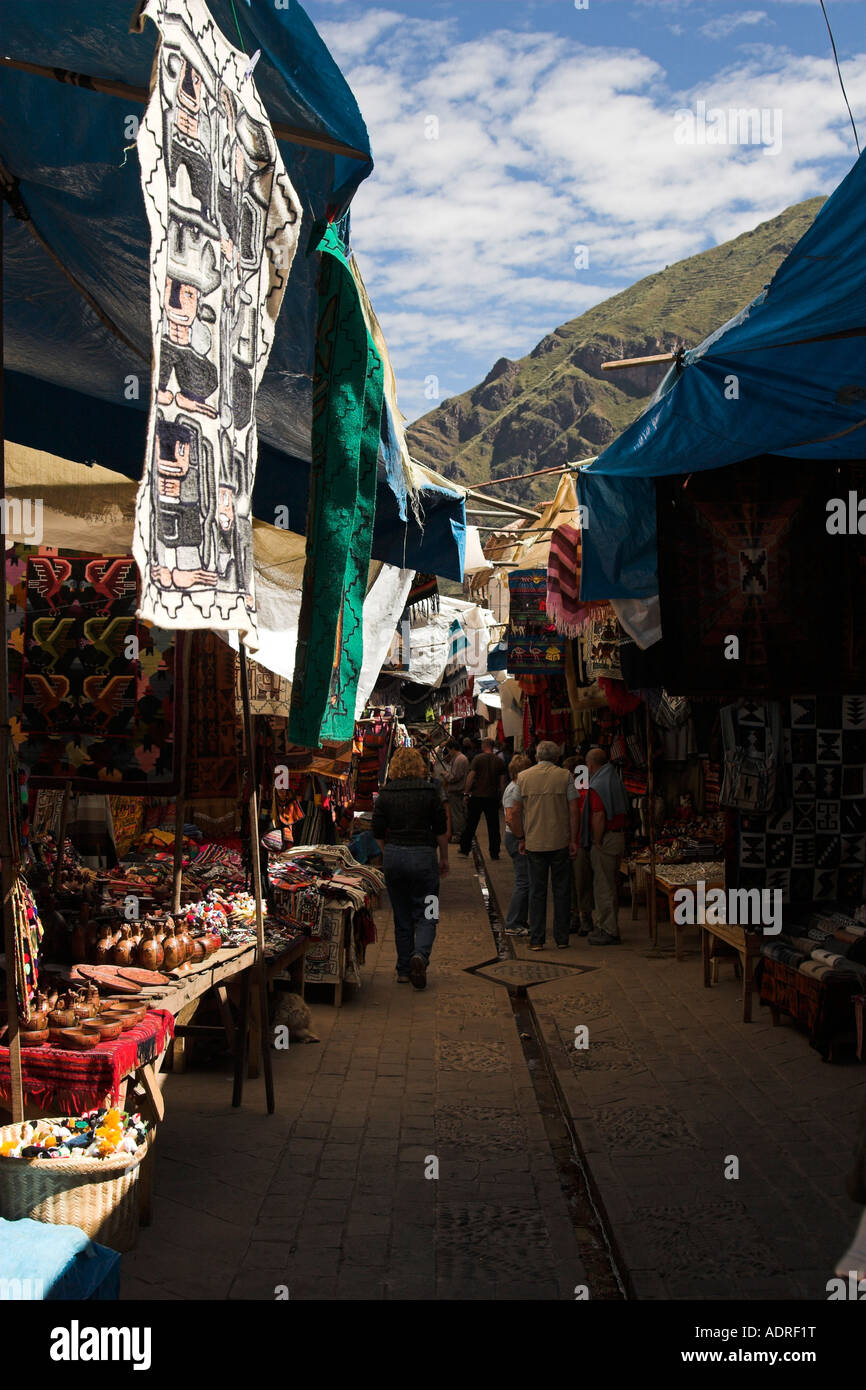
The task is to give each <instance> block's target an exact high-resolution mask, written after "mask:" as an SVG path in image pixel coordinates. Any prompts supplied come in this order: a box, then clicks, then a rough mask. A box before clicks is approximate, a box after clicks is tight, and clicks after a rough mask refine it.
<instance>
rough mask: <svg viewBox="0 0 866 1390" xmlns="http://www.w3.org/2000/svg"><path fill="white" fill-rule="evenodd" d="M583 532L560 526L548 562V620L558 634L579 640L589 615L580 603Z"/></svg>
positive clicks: (553, 538) (551, 542)
mask: <svg viewBox="0 0 866 1390" xmlns="http://www.w3.org/2000/svg"><path fill="white" fill-rule="evenodd" d="M580 554H581V540H580V531H579V529H578V528H577V527H576V526H558V527H557V529H556V530H555V531H554V533H553V535H552V536H551V538H550V557H549V559H548V561H547V601H546V603H547V616H548V617H549V618H550V619H551V621H552V622H553V625H554V627H555V628H556V630H557V632H561V633H562V634H563V636H565V637H576V636H577V635H578V633H579V632H580V629H581V626H582V623H583V619H584V617H585V614H586V604H582V603H581V602H580Z"/></svg>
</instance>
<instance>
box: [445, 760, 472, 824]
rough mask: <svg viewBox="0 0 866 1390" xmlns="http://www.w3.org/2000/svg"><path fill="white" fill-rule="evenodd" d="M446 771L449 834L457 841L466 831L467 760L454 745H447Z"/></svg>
mask: <svg viewBox="0 0 866 1390" xmlns="http://www.w3.org/2000/svg"><path fill="white" fill-rule="evenodd" d="M448 751H449V757H448V762H447V768H448V771H447V772H446V774H445V790H446V792H447V793H448V805H449V806H450V807H451V834H452V836H453V837H455V838H457V839H459V838H460V836H461V835H462V834H463V831H464V830H465V829H466V803H465V801H464V800H463V795H464V793H465V791H466V775H467V773H468V772H469V759H468V758H467V756H466V754H465V753H461V752H460V749H459V748H458V747H457V744H456V743H451V744H449V750H448Z"/></svg>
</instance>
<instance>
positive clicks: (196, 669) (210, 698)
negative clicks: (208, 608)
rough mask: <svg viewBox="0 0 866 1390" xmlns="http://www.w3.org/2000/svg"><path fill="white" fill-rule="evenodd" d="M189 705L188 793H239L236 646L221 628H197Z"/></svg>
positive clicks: (190, 637) (193, 635) (190, 795)
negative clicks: (218, 632) (219, 631)
mask: <svg viewBox="0 0 866 1390" xmlns="http://www.w3.org/2000/svg"><path fill="white" fill-rule="evenodd" d="M186 640H187V641H188V642H189V643H190V659H189V695H188V700H189V708H188V711H187V738H186V747H187V757H186V789H185V794H186V796H187V798H188V799H190V800H192V799H194V798H196V797H199V796H203V797H207V798H210V797H224V796H237V795H238V792H239V781H238V735H239V730H240V727H241V726H240V722H239V720H238V717H237V705H236V701H235V665H236V664H237V657H236V655H235V653H234V651H233V650H232V648H231V647H230V646H229V645H228V644H227V643H226V642H224V641H223V640H222V638H221V637H217V635H216V633H215V632H191V633H189V635H188V637H187V639H186Z"/></svg>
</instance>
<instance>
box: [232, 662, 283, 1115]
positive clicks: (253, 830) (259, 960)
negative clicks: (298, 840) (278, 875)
mask: <svg viewBox="0 0 866 1390" xmlns="http://www.w3.org/2000/svg"><path fill="white" fill-rule="evenodd" d="M238 650H239V653H240V664H241V702H242V704H243V712H244V743H245V744H246V750H247V776H248V777H249V782H250V799H249V816H250V854H251V856H252V861H253V889H254V891H255V898H256V963H255V966H254V967H253V969H254V970H255V972H256V977H257V978H256V980H255V981H254V984H255V985H256V987H257V988H258V991H259V1010H260V1014H261V1017H260V1020H259V1022H260V1027H259V1034H260V1037H261V1042H262V1068H263V1070H264V1073H265V1095H266V1097H267V1104H268V1114H269V1115H273V1113H274V1108H275V1107H274V1073H273V1065H272V1059H271V1044H270V1037H269V1032H268V982H267V978H266V976H265V919H264V912H263V908H262V861H261V853H260V846H259V798H258V793H257V790H256V750H255V747H254V745H253V716H252V711H251V709H250V678H249V671H248V669H247V649H246V647H245V646H244V644H243V642H242V641H240V642H238Z"/></svg>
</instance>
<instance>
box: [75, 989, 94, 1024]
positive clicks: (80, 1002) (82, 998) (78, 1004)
mask: <svg viewBox="0 0 866 1390" xmlns="http://www.w3.org/2000/svg"><path fill="white" fill-rule="evenodd" d="M72 1008H73V1012H74V1014H75V1017H76V1018H77V1019H78V1020H79V1021H80V1020H81V1019H83V1018H90V1017H91V1016H92V1014H93V1009H92V1008H91V1005H90V999H89V998H88V996H87V994H86V993H83V994H79V995H78V996H77V997H76V999H75V1001H74V1003H73V1005H72Z"/></svg>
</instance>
